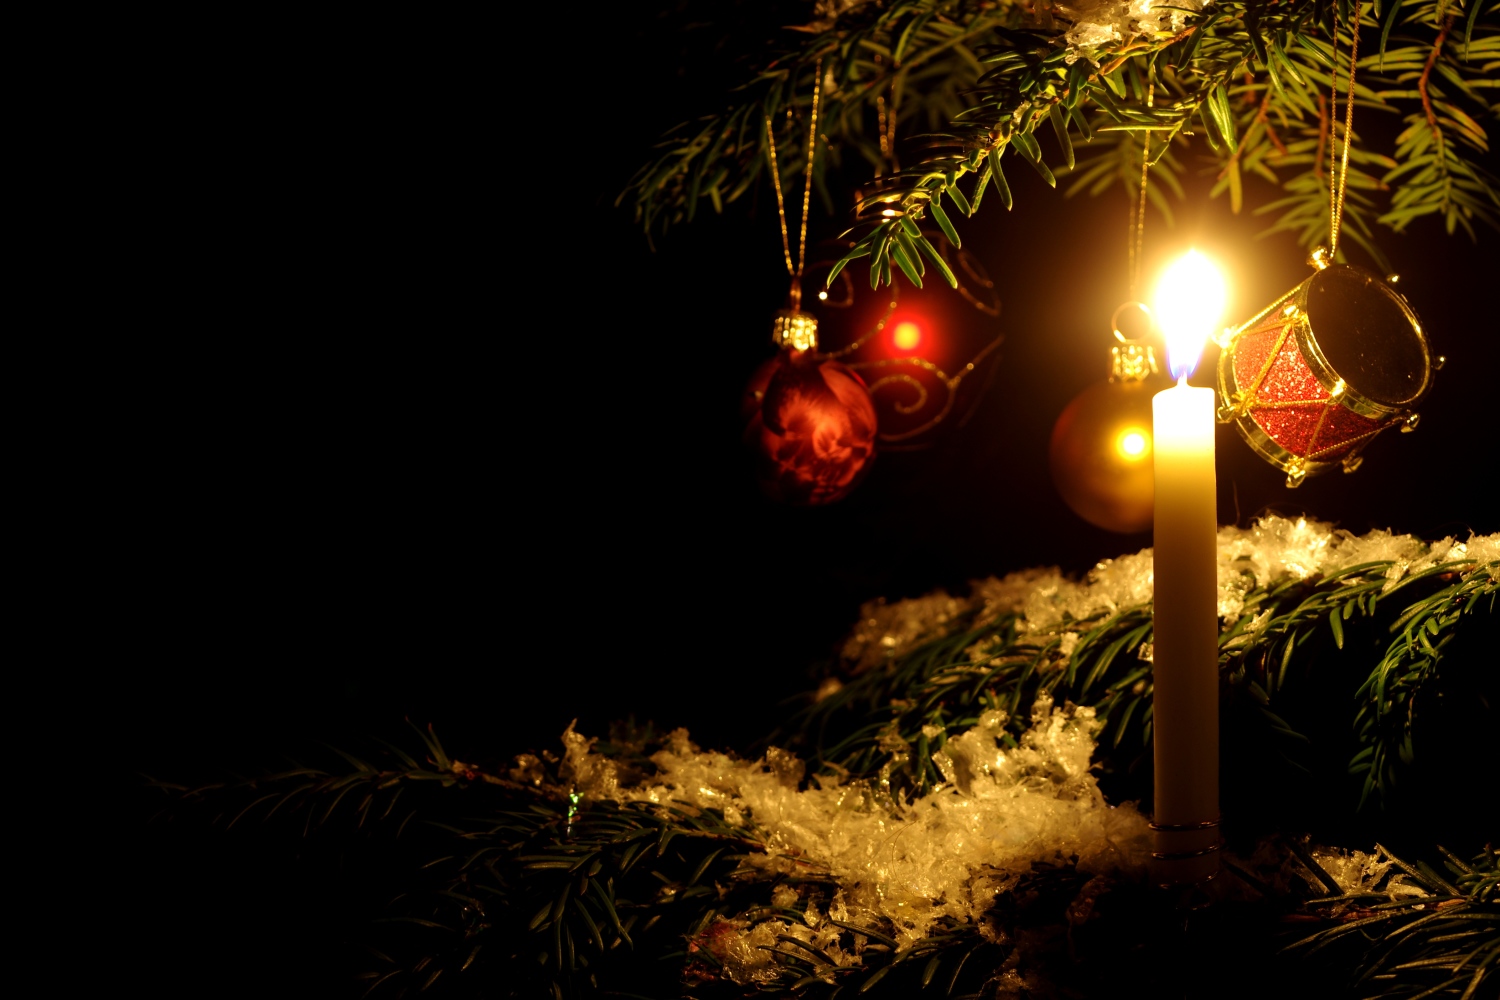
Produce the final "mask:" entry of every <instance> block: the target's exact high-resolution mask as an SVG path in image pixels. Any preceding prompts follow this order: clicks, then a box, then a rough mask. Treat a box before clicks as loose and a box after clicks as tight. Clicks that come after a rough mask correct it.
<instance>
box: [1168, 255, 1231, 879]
mask: <svg viewBox="0 0 1500 1000" xmlns="http://www.w3.org/2000/svg"><path fill="white" fill-rule="evenodd" d="M1156 298H1157V303H1156V317H1157V321H1158V323H1159V324H1160V326H1161V328H1162V332H1163V334H1164V335H1165V337H1166V341H1167V364H1168V367H1169V368H1171V371H1172V375H1173V377H1174V378H1176V379H1177V385H1176V387H1175V388H1171V389H1167V390H1165V391H1163V392H1160V393H1157V394H1156V396H1155V398H1153V399H1152V401H1151V402H1152V415H1153V419H1154V424H1153V431H1154V435H1155V466H1156V513H1155V531H1156V535H1155V548H1154V570H1153V572H1154V578H1155V596H1154V602H1155V603H1154V607H1155V613H1154V618H1153V631H1154V633H1155V634H1154V637H1153V640H1152V642H1153V653H1152V665H1153V673H1154V685H1155V694H1154V697H1153V704H1154V706H1155V707H1154V709H1153V713H1152V732H1153V740H1154V742H1155V750H1156V752H1155V757H1156V810H1155V819H1154V822H1153V823H1152V829H1153V830H1155V831H1156V832H1155V842H1156V848H1155V853H1154V855H1153V865H1152V871H1153V877H1154V878H1155V879H1156V881H1158V882H1161V883H1172V884H1183V883H1188V882H1195V881H1198V880H1199V879H1203V878H1207V877H1210V876H1212V875H1213V874H1214V873H1215V872H1217V871H1218V869H1219V854H1218V844H1219V669H1218V667H1219V645H1218V639H1219V627H1218V555H1217V541H1218V518H1217V513H1216V510H1215V504H1214V501H1215V491H1214V423H1215V422H1214V409H1215V394H1214V390H1213V389H1206V388H1198V387H1195V386H1190V385H1188V384H1187V378H1188V376H1189V375H1191V374H1192V372H1193V369H1194V368H1196V367H1197V365H1198V357H1199V355H1200V354H1201V353H1202V352H1203V345H1204V342H1205V341H1206V340H1207V339H1208V335H1209V333H1210V331H1211V330H1212V328H1213V325H1214V323H1215V322H1217V321H1218V319H1219V317H1220V315H1221V314H1222V312H1223V309H1224V282H1223V279H1222V278H1221V277H1220V276H1219V273H1218V271H1217V270H1216V269H1215V268H1214V266H1213V265H1212V264H1211V263H1210V262H1209V261H1208V260H1207V259H1206V258H1205V257H1203V255H1202V254H1200V253H1198V252H1197V251H1196V250H1195V251H1191V252H1190V253H1189V254H1188V255H1187V256H1186V257H1184V258H1182V259H1181V260H1179V261H1177V262H1176V263H1175V264H1173V265H1172V266H1171V267H1170V268H1169V269H1168V270H1167V272H1166V274H1165V275H1163V277H1162V280H1161V283H1160V285H1158V287H1157V296H1156Z"/></svg>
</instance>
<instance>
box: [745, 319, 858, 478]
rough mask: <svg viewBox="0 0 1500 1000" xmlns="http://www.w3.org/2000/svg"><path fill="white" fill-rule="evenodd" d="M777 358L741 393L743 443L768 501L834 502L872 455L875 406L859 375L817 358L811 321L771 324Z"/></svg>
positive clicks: (814, 325) (789, 320) (752, 379)
mask: <svg viewBox="0 0 1500 1000" xmlns="http://www.w3.org/2000/svg"><path fill="white" fill-rule="evenodd" d="M775 339H776V342H777V343H778V344H779V345H780V346H781V347H782V350H781V353H780V354H778V355H777V356H776V357H774V358H772V359H771V360H769V361H767V362H766V363H765V364H763V365H761V366H760V367H759V368H758V369H756V371H755V374H754V375H752V376H751V377H750V383H749V384H748V385H747V386H746V387H745V395H744V397H743V399H742V402H741V415H742V416H743V417H745V419H746V426H745V443H746V444H748V445H749V446H750V447H751V448H752V449H754V451H755V453H756V477H757V478H758V479H759V481H760V486H761V490H762V491H763V492H764V493H765V494H766V495H767V496H768V497H770V498H771V499H772V500H776V501H779V502H781V503H786V504H792V505H795V506H816V505H820V504H828V503H833V502H834V501H835V500H841V499H843V498H844V497H845V496H847V495H848V494H849V492H850V491H851V490H853V489H854V487H856V486H858V485H859V481H860V480H861V479H862V478H863V477H864V474H865V472H866V470H867V469H868V468H869V464H870V460H871V459H872V458H873V457H874V455H875V433H876V429H877V428H876V419H875V404H874V403H872V402H871V401H870V394H869V392H868V391H867V390H866V388H865V383H864V382H863V381H862V380H861V379H860V377H859V376H858V375H856V374H855V373H854V372H852V371H850V370H849V369H848V368H847V367H845V366H844V365H841V364H839V363H838V362H837V361H834V360H832V359H831V358H826V357H821V356H819V355H818V353H817V321H816V320H815V319H813V317H811V316H809V315H808V314H806V313H803V312H799V311H798V310H796V309H790V310H786V311H784V312H782V313H780V314H778V315H777V317H776V327H775Z"/></svg>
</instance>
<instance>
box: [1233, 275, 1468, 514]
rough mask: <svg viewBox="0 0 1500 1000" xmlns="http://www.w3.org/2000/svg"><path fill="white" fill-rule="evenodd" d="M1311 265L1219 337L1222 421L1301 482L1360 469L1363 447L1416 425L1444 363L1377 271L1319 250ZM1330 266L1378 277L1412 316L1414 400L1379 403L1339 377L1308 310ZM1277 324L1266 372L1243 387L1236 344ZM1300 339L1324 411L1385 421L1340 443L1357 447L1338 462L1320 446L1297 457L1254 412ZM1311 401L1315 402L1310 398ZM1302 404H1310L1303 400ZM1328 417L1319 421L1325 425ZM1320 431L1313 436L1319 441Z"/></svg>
mask: <svg viewBox="0 0 1500 1000" xmlns="http://www.w3.org/2000/svg"><path fill="white" fill-rule="evenodd" d="M1309 263H1311V264H1313V266H1314V267H1315V268H1316V270H1315V271H1314V273H1313V274H1311V275H1309V276H1308V277H1307V278H1306V279H1305V280H1304V281H1302V283H1301V284H1299V285H1297V286H1296V287H1295V288H1293V289H1292V290H1291V291H1289V292H1287V293H1286V294H1285V295H1282V296H1281V297H1279V298H1278V299H1276V300H1275V301H1274V302H1272V303H1271V304H1270V305H1269V306H1267V307H1266V308H1264V309H1262V310H1261V311H1260V312H1258V313H1256V314H1255V315H1254V316H1253V317H1251V318H1250V319H1249V320H1247V321H1245V322H1244V323H1243V324H1241V325H1240V326H1238V327H1235V328H1233V329H1231V330H1227V331H1226V332H1225V335H1224V336H1223V337H1220V338H1215V339H1216V340H1217V341H1218V343H1219V345H1220V352H1219V361H1218V365H1217V368H1218V372H1217V374H1218V383H1219V395H1220V403H1221V406H1220V410H1219V421H1220V422H1221V423H1233V424H1234V425H1235V429H1236V430H1238V431H1239V433H1240V436H1241V437H1242V438H1244V439H1245V443H1246V444H1248V445H1249V446H1250V448H1251V450H1252V451H1254V452H1255V453H1256V454H1257V455H1259V456H1260V457H1261V458H1263V459H1265V460H1266V461H1267V462H1269V463H1271V464H1272V465H1274V466H1276V467H1277V468H1279V469H1281V470H1283V471H1285V472H1286V473H1287V482H1288V484H1289V485H1296V484H1297V483H1300V482H1301V481H1302V480H1303V479H1304V478H1305V477H1307V476H1309V475H1315V474H1317V473H1319V472H1324V471H1327V470H1329V469H1332V468H1333V467H1334V466H1338V465H1341V466H1343V468H1344V471H1346V472H1353V471H1354V470H1355V469H1356V468H1358V467H1359V464H1360V462H1361V461H1363V459H1362V458H1361V457H1360V454H1359V453H1360V451H1362V450H1363V449H1364V447H1365V445H1366V444H1368V443H1369V441H1370V439H1371V438H1373V437H1375V436H1376V435H1377V434H1379V433H1380V432H1381V431H1383V430H1385V429H1386V428H1387V427H1391V426H1394V425H1396V424H1399V423H1401V422H1402V420H1403V419H1404V420H1405V421H1406V427H1405V428H1403V429H1410V428H1412V427H1414V426H1415V425H1416V416H1415V414H1414V412H1413V409H1414V407H1415V406H1416V405H1417V404H1418V403H1420V402H1421V400H1422V398H1423V397H1424V396H1426V394H1427V391H1428V389H1430V388H1431V386H1432V375H1433V372H1434V371H1435V370H1436V369H1437V368H1438V367H1440V361H1439V362H1438V363H1436V364H1435V363H1434V361H1435V360H1437V359H1434V358H1433V355H1432V349H1431V346H1430V345H1429V344H1428V342H1427V336H1426V334H1425V332H1424V331H1423V330H1422V324H1421V321H1420V320H1419V319H1418V318H1417V314H1416V312H1415V311H1414V310H1413V309H1412V307H1411V304H1410V303H1409V302H1407V301H1406V297H1405V296H1404V295H1402V294H1401V293H1400V292H1398V291H1396V290H1395V289H1394V288H1391V287H1390V284H1389V283H1388V282H1386V281H1382V280H1381V279H1380V278H1379V277H1378V276H1375V275H1373V274H1371V272H1369V271H1366V270H1365V269H1364V268H1359V267H1354V266H1353V265H1349V264H1329V263H1327V261H1326V258H1320V257H1319V256H1318V255H1317V254H1316V252H1315V253H1314V256H1313V258H1312V260H1310V261H1309ZM1330 267H1338V268H1347V269H1348V270H1350V271H1353V272H1356V273H1358V274H1360V275H1362V276H1365V277H1369V278H1373V279H1374V281H1375V282H1377V283H1379V285H1380V287H1381V289H1382V290H1383V291H1384V292H1385V293H1387V294H1388V295H1390V297H1391V298H1392V299H1393V300H1394V301H1395V303H1396V305H1397V306H1398V307H1399V308H1400V309H1401V312H1402V314H1403V315H1404V316H1405V317H1406V320H1407V321H1408V322H1409V323H1410V324H1411V326H1412V330H1413V331H1414V332H1415V333H1416V335H1417V341H1418V343H1419V344H1421V347H1422V358H1423V364H1424V371H1423V378H1422V384H1421V386H1420V387H1419V388H1418V390H1417V392H1416V393H1414V394H1413V395H1412V397H1411V399H1410V400H1408V401H1407V402H1405V403H1402V404H1399V405H1391V404H1386V403H1379V402H1376V401H1375V400H1373V399H1370V398H1369V397H1368V396H1365V395H1364V394H1363V393H1360V392H1359V391H1357V390H1355V389H1354V388H1352V387H1351V386H1349V385H1348V384H1347V383H1345V382H1344V380H1343V379H1342V378H1341V377H1340V376H1339V375H1338V373H1337V372H1336V371H1334V368H1333V366H1332V365H1331V364H1329V362H1328V359H1327V357H1325V356H1324V354H1323V351H1322V350H1321V349H1320V348H1319V347H1318V344H1317V341H1316V340H1315V339H1314V334H1313V330H1312V324H1311V321H1310V320H1309V317H1308V314H1307V299H1308V294H1309V291H1310V289H1311V287H1312V282H1313V279H1315V278H1316V277H1317V276H1318V275H1319V274H1320V273H1322V272H1323V271H1324V270H1326V269H1328V268H1330ZM1277 312H1279V313H1280V314H1281V315H1280V316H1277V317H1276V318H1275V319H1274V320H1272V316H1273V315H1274V314H1275V313H1277ZM1271 322H1274V323H1275V324H1276V325H1277V326H1279V327H1280V328H1281V331H1282V332H1281V337H1280V338H1278V343H1277V344H1276V345H1275V347H1274V348H1273V349H1272V350H1271V351H1270V352H1269V354H1268V356H1267V359H1266V363H1265V365H1264V366H1263V367H1262V369H1261V371H1260V372H1259V373H1257V375H1256V377H1255V379H1254V380H1253V382H1252V384H1251V385H1250V386H1249V387H1248V388H1247V389H1241V388H1240V386H1239V384H1238V382H1237V380H1236V378H1235V374H1234V347H1235V344H1236V343H1237V342H1238V341H1239V338H1240V337H1241V336H1243V335H1245V334H1246V333H1250V332H1253V331H1258V330H1261V329H1265V328H1266V327H1267V326H1268V325H1269V324H1270V323H1271ZM1293 336H1294V337H1296V339H1297V347H1298V349H1299V350H1300V351H1301V354H1302V358H1303V360H1304V361H1305V362H1306V364H1307V367H1308V370H1309V371H1311V372H1312V374H1313V378H1315V379H1316V380H1317V382H1318V384H1319V385H1320V386H1322V387H1323V390H1324V391H1325V392H1327V393H1328V397H1327V398H1326V399H1324V400H1322V401H1321V402H1322V403H1323V404H1324V412H1325V413H1326V412H1327V409H1328V408H1330V407H1333V406H1345V407H1348V408H1349V409H1350V410H1352V411H1353V412H1355V413H1357V414H1359V415H1360V416H1362V417H1366V418H1368V419H1372V420H1380V421H1382V423H1381V426H1379V427H1377V428H1375V429H1374V430H1372V431H1370V432H1369V433H1367V434H1364V435H1361V436H1360V437H1358V438H1355V439H1354V440H1353V441H1350V440H1344V441H1341V442H1339V443H1338V444H1337V445H1336V446H1334V449H1330V450H1335V449H1343V448H1352V450H1351V451H1350V452H1349V453H1348V454H1346V455H1345V456H1343V457H1342V458H1340V459H1335V460H1333V461H1319V459H1318V457H1317V456H1318V452H1317V451H1316V450H1314V451H1312V452H1310V453H1309V454H1308V455H1306V456H1300V455H1295V454H1293V453H1292V452H1290V451H1288V450H1287V449H1286V448H1284V447H1283V446H1282V445H1280V444H1278V443H1277V442H1276V441H1274V440H1273V439H1272V438H1271V437H1270V435H1268V434H1267V433H1266V432H1265V430H1264V429H1263V428H1262V427H1261V426H1260V424H1258V423H1256V421H1255V420H1254V418H1253V417H1251V416H1250V409H1251V404H1252V401H1253V399H1254V394H1255V392H1256V391H1257V390H1258V389H1259V387H1260V385H1261V383H1262V382H1263V381H1264V380H1265V378H1266V377H1267V375H1268V374H1269V372H1270V370H1271V368H1272V366H1273V364H1274V362H1275V359H1276V358H1277V357H1279V355H1280V353H1281V350H1282V348H1283V346H1284V345H1285V343H1286V338H1287V337H1293ZM1306 402H1309V403H1310V402H1314V401H1313V400H1308V401H1306ZM1297 405H1306V403H1299V404H1297ZM1321 424H1322V421H1321V420H1320V421H1319V426H1320V427H1321ZM1316 437H1317V435H1316V431H1315V432H1314V435H1313V440H1314V441H1315V440H1316Z"/></svg>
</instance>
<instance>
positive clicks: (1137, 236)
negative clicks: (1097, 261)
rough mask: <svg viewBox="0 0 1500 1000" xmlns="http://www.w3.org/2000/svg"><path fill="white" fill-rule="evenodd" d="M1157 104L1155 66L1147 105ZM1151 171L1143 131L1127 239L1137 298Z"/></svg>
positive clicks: (1148, 139)
mask: <svg viewBox="0 0 1500 1000" xmlns="http://www.w3.org/2000/svg"><path fill="white" fill-rule="evenodd" d="M1155 105H1156V73H1155V69H1154V67H1152V68H1148V70H1147V86H1146V107H1148V108H1150V107H1155ZM1150 172H1151V133H1150V132H1145V133H1142V139H1141V194H1140V198H1139V199H1138V200H1137V204H1136V205H1135V212H1134V213H1133V218H1131V220H1130V233H1129V235H1128V238H1127V240H1126V249H1127V253H1128V264H1127V270H1128V271H1129V276H1130V297H1131V298H1132V299H1135V298H1136V289H1137V287H1138V286H1139V285H1140V281H1141V264H1142V259H1143V257H1142V251H1143V250H1144V248H1145V242H1146V182H1147V180H1148V178H1149V176H1150Z"/></svg>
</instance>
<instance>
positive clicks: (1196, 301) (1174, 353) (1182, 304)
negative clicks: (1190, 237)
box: [1152, 250, 1229, 381]
mask: <svg viewBox="0 0 1500 1000" xmlns="http://www.w3.org/2000/svg"><path fill="white" fill-rule="evenodd" d="M1228 297H1229V293H1228V289H1227V288H1226V286H1225V283H1224V275H1223V274H1222V273H1221V272H1220V271H1219V268H1218V267H1217V266H1216V265H1215V264H1214V262H1213V261H1211V260H1209V259H1208V258H1207V257H1205V256H1204V255H1203V254H1201V253H1199V252H1198V251H1197V250H1189V251H1188V252H1187V253H1186V254H1184V255H1183V256H1181V257H1179V258H1177V260H1175V261H1173V262H1172V263H1171V264H1169V265H1168V266H1167V269H1166V270H1165V271H1164V272H1162V276H1161V279H1160V280H1159V281H1158V282H1157V284H1156V302H1155V304H1154V305H1153V306H1152V309H1153V311H1154V312H1155V314H1156V322H1157V325H1158V326H1159V327H1160V328H1161V332H1162V336H1163V337H1165V338H1166V342H1167V367H1168V368H1169V369H1170V370H1171V372H1172V377H1173V378H1175V379H1177V380H1179V381H1181V380H1182V379H1185V378H1187V377H1188V376H1189V375H1191V374H1192V373H1193V369H1195V368H1197V367H1198V359H1199V358H1200V357H1201V356H1202V354H1203V345H1204V344H1205V343H1206V342H1207V341H1208V338H1209V337H1210V336H1211V335H1212V334H1213V330H1214V327H1215V326H1216V325H1217V324H1218V323H1219V321H1220V319H1221V318H1222V317H1223V315H1224V307H1225V303H1226V300H1227V299H1228Z"/></svg>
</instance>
